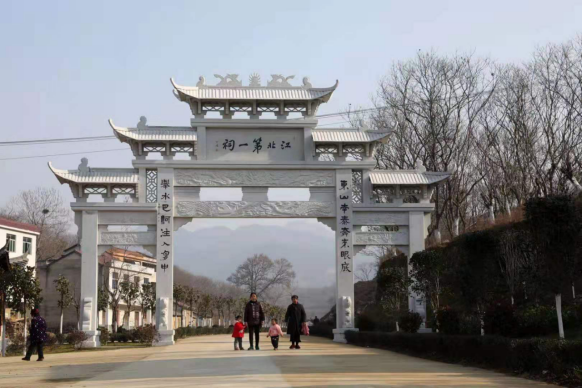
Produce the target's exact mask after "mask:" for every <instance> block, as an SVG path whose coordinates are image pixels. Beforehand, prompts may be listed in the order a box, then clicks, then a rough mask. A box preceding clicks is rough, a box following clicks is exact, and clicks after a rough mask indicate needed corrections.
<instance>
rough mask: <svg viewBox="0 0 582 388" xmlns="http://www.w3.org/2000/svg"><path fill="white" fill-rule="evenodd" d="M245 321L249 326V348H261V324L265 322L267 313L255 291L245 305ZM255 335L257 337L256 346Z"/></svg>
mask: <svg viewBox="0 0 582 388" xmlns="http://www.w3.org/2000/svg"><path fill="white" fill-rule="evenodd" d="M244 321H245V323H246V324H247V326H248V328H249V342H250V344H251V347H250V348H249V349H248V350H254V349H257V350H261V349H260V348H259V333H260V332H261V326H263V323H265V313H263V307H262V306H261V304H260V303H259V302H258V301H257V294H256V293H254V292H251V300H249V302H248V303H247V306H246V307H245V317H244ZM253 337H255V347H254V348H253Z"/></svg>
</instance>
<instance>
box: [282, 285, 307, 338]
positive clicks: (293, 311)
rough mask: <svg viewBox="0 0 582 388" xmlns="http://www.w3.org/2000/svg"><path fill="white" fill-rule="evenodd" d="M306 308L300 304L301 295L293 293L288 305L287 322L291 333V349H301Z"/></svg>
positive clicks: (288, 332) (288, 330) (288, 331)
mask: <svg viewBox="0 0 582 388" xmlns="http://www.w3.org/2000/svg"><path fill="white" fill-rule="evenodd" d="M305 321H306V320H305V309H304V308H303V305H301V304H299V297H298V296H297V295H293V296H292V297H291V304H290V305H289V307H287V313H286V314H285V322H287V334H289V335H291V346H290V347H289V349H301V346H299V342H301V327H302V325H303V322H305Z"/></svg>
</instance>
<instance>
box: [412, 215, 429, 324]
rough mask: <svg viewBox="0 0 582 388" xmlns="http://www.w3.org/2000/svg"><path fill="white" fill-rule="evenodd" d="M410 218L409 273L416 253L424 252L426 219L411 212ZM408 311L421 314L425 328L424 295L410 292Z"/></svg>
mask: <svg viewBox="0 0 582 388" xmlns="http://www.w3.org/2000/svg"><path fill="white" fill-rule="evenodd" d="M408 214H409V215H408V217H409V221H408V224H409V239H410V240H409V245H408V262H409V264H408V271H409V272H410V258H411V257H412V255H414V254H415V253H416V252H420V251H422V250H424V238H425V230H426V229H425V217H424V213H423V212H410V213H408ZM408 309H409V310H410V311H413V312H417V313H419V314H420V316H421V317H422V320H423V326H422V328H424V327H425V324H426V302H425V299H424V295H420V294H416V293H414V292H412V290H410V293H409V297H408Z"/></svg>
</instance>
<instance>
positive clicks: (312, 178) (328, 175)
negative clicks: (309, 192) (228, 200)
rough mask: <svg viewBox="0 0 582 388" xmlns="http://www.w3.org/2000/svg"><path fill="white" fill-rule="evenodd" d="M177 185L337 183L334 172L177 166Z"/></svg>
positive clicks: (304, 184)
mask: <svg viewBox="0 0 582 388" xmlns="http://www.w3.org/2000/svg"><path fill="white" fill-rule="evenodd" d="M175 174H176V176H175V182H176V183H175V184H176V185H178V186H271V187H272V186H286V187H291V186H295V187H314V186H316V187H321V186H330V187H333V186H335V173H334V171H325V170H313V171H270V170H252V171H249V170H247V171H241V170H198V169H177V170H176V172H175Z"/></svg>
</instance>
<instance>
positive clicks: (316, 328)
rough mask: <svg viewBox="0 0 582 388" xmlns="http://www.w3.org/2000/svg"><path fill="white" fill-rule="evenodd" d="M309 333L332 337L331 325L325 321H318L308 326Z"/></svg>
mask: <svg viewBox="0 0 582 388" xmlns="http://www.w3.org/2000/svg"><path fill="white" fill-rule="evenodd" d="M309 335H315V336H318V337H325V338H329V339H333V326H331V325H330V324H327V323H321V322H320V323H318V324H317V325H313V326H310V327H309Z"/></svg>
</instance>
